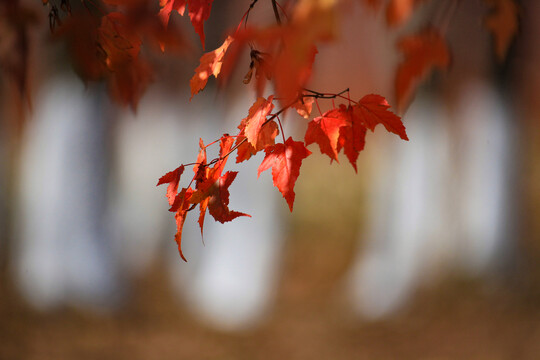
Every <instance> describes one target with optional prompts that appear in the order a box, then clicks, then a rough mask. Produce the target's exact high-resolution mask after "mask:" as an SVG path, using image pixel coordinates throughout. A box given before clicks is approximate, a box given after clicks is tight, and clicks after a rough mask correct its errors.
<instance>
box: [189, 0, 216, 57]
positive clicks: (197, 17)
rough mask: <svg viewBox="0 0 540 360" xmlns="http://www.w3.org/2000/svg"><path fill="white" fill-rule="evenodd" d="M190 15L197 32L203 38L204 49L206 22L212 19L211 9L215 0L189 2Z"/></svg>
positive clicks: (193, 0) (191, 0)
mask: <svg viewBox="0 0 540 360" xmlns="http://www.w3.org/2000/svg"><path fill="white" fill-rule="evenodd" d="M187 2H188V15H189V18H190V20H191V24H192V25H193V28H194V29H195V32H196V33H197V34H199V37H200V38H201V43H202V47H203V49H204V25H203V24H204V22H205V21H206V20H208V18H209V17H210V9H211V8H212V2H214V0H187Z"/></svg>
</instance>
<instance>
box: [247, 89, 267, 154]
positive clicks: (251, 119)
mask: <svg viewBox="0 0 540 360" xmlns="http://www.w3.org/2000/svg"><path fill="white" fill-rule="evenodd" d="M273 99H274V97H273V96H272V95H270V97H269V98H268V100H267V99H265V98H263V97H259V98H258V99H257V100H256V101H255V103H254V104H253V105H252V106H251V107H250V108H249V112H248V116H247V117H246V118H244V119H242V124H243V125H244V135H245V136H246V138H247V140H248V141H249V143H250V144H251V145H253V147H254V148H257V147H258V146H259V145H258V140H259V132H260V131H261V127H262V126H263V124H264V123H265V122H266V117H267V116H268V115H269V114H270V112H272V110H273V109H274V104H273V103H272V100H273ZM241 126H242V125H241Z"/></svg>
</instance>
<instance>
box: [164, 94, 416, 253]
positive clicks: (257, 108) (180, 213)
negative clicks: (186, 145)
mask: <svg viewBox="0 0 540 360" xmlns="http://www.w3.org/2000/svg"><path fill="white" fill-rule="evenodd" d="M329 96H330V97H337V96H339V95H337V94H335V95H329V94H317V93H310V92H309V91H307V92H305V93H303V94H302V95H300V96H299V97H298V99H297V100H296V101H295V102H294V103H291V104H289V105H288V106H286V107H284V108H282V109H281V110H279V111H277V112H275V113H273V112H272V111H273V110H274V104H273V101H274V96H272V95H271V96H269V97H268V98H264V97H259V98H258V99H257V100H256V101H255V103H254V104H253V105H252V106H251V108H250V109H249V112H248V116H247V117H245V118H244V119H242V121H241V123H240V125H239V126H238V129H239V133H238V134H237V135H236V136H235V138H236V141H234V138H233V137H231V136H229V135H223V137H221V139H220V140H219V141H220V153H219V157H217V158H215V159H214V160H212V161H211V162H210V163H207V158H206V147H205V146H204V144H203V143H202V140H201V142H200V147H201V150H200V152H199V156H198V158H197V161H196V162H195V163H194V164H192V165H194V173H195V175H194V176H193V178H192V180H191V183H193V182H194V181H195V183H196V185H195V188H194V189H193V188H192V187H191V186H188V187H187V188H183V189H182V190H181V191H180V192H178V186H179V185H178V184H179V181H180V175H181V174H182V173H183V171H184V165H182V166H180V167H179V168H177V169H175V170H173V171H171V172H169V173H167V174H165V175H164V176H163V177H161V178H160V179H159V181H158V185H162V184H168V188H167V198H168V200H169V204H170V205H171V208H170V209H169V211H171V212H175V218H176V224H177V232H176V235H175V240H176V242H177V243H178V249H179V252H180V256H181V257H182V259H184V260H185V257H184V255H183V253H182V249H181V242H182V227H183V225H184V221H185V219H186V215H187V213H188V212H189V211H190V210H193V209H194V207H195V206H196V205H197V204H199V208H200V216H199V225H200V227H201V233H202V229H203V223H204V214H205V211H206V208H207V207H208V209H209V211H210V214H211V215H212V216H213V217H214V219H215V220H216V221H219V222H222V223H223V222H226V221H231V220H233V219H235V218H236V217H238V216H249V215H246V214H243V213H240V212H236V211H230V210H229V208H228V204H229V192H228V187H229V186H230V185H231V183H232V181H233V180H234V178H235V177H236V173H235V172H230V171H229V172H227V173H225V175H223V176H222V175H221V174H222V171H223V167H224V166H225V163H226V161H227V158H228V156H229V155H230V154H231V153H232V152H233V151H235V150H236V152H237V157H236V162H237V163H240V162H243V161H245V160H248V159H250V158H251V157H252V156H253V155H255V154H256V153H258V152H259V151H264V153H265V157H264V159H263V161H262V163H261V164H260V166H259V170H258V175H260V174H261V173H262V172H263V171H265V170H268V169H272V179H273V183H274V186H275V187H277V189H278V190H279V191H280V192H281V194H282V195H283V197H284V198H285V200H286V201H287V204H288V206H289V209H290V210H291V211H292V210H293V205H294V199H295V192H294V186H295V184H296V180H297V179H298V176H299V175H300V167H301V165H302V161H303V160H304V159H305V158H307V157H308V156H309V155H311V151H309V150H308V149H307V146H308V145H310V144H312V143H316V144H318V145H319V148H320V151H321V153H323V154H326V155H328V156H329V157H330V159H332V160H336V161H338V153H339V152H340V151H341V150H343V152H344V154H345V155H346V156H347V158H348V160H349V162H350V163H351V165H352V166H353V168H354V169H355V171H356V170H357V167H356V160H357V158H358V154H359V152H360V151H362V149H363V148H364V145H365V136H366V132H367V130H368V129H369V130H371V131H373V130H374V128H375V126H376V125H377V124H382V125H383V126H384V127H385V128H386V129H387V130H388V131H389V132H392V133H394V134H397V135H398V136H399V137H401V138H402V139H404V140H408V138H407V134H406V132H405V127H404V125H403V123H402V122H401V119H400V117H399V116H397V115H396V114H394V113H393V112H391V111H390V110H389V108H390V105H389V104H388V103H387V101H386V100H385V99H384V98H383V97H382V96H380V95H374V94H371V95H366V96H364V97H363V98H362V99H360V100H359V101H358V102H354V101H349V105H348V106H345V105H343V104H341V105H339V106H338V107H335V108H333V109H331V110H329V111H327V112H325V113H323V114H321V115H320V116H318V117H316V118H314V119H313V120H312V121H310V122H309V123H308V124H307V130H306V133H305V137H304V141H295V140H294V139H293V138H292V137H289V138H288V139H287V140H285V139H284V140H283V142H282V143H276V137H277V135H278V134H279V125H278V123H279V115H280V114H281V113H283V112H284V111H285V110H286V109H288V108H291V107H292V108H296V109H297V112H298V114H299V115H301V116H302V117H308V118H309V115H310V112H311V104H312V102H313V98H325V97H329ZM233 143H235V145H234V146H233ZM210 165H213V167H211V168H210ZM191 183H190V184H191Z"/></svg>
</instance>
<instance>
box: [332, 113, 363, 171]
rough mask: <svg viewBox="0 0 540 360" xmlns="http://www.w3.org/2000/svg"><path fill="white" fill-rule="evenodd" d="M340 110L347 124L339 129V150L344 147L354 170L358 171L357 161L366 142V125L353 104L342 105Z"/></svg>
mask: <svg viewBox="0 0 540 360" xmlns="http://www.w3.org/2000/svg"><path fill="white" fill-rule="evenodd" d="M339 111H340V112H341V113H342V114H343V116H344V117H345V118H346V120H347V126H342V127H341V128H340V129H339V139H338V147H337V151H338V152H339V151H341V149H343V153H344V154H345V156H347V158H348V159H349V162H350V163H351V165H352V167H353V168H354V171H358V169H357V167H356V161H357V159H358V155H359V153H360V151H362V150H364V146H365V144H366V126H365V124H364V122H363V121H362V119H361V118H360V117H358V116H355V114H354V111H353V107H352V106H350V105H349V106H348V107H345V105H340V106H339Z"/></svg>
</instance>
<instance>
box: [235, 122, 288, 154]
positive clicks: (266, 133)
mask: <svg viewBox="0 0 540 360" xmlns="http://www.w3.org/2000/svg"><path fill="white" fill-rule="evenodd" d="M242 126H243V124H240V126H239V127H238V128H239V129H241V131H240V134H239V135H238V137H237V138H236V144H237V145H238V144H240V143H241V145H239V146H238V148H237V149H236V153H237V156H236V162H237V163H240V162H242V161H245V160H248V159H250V158H251V157H252V156H253V155H255V154H257V153H258V152H259V151H261V150H263V149H265V148H266V147H268V146H272V145H274V144H275V139H276V136H278V134H279V128H278V124H277V123H276V122H275V121H273V120H272V121H270V122H268V123H266V124H265V125H264V126H263V127H262V128H261V130H260V131H259V134H258V137H257V147H254V146H253V145H251V143H250V142H249V141H247V139H246V137H245V135H243V134H244V130H243V127H242ZM244 140H246V141H244ZM242 141H244V142H242Z"/></svg>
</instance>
